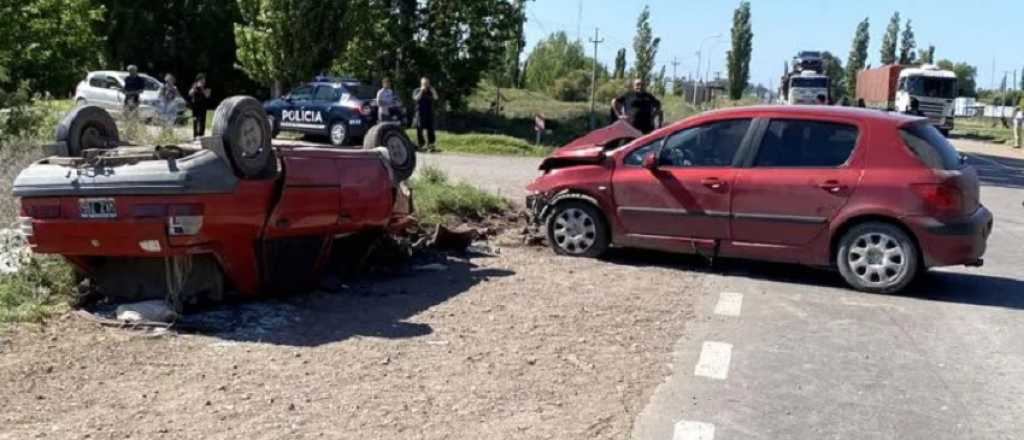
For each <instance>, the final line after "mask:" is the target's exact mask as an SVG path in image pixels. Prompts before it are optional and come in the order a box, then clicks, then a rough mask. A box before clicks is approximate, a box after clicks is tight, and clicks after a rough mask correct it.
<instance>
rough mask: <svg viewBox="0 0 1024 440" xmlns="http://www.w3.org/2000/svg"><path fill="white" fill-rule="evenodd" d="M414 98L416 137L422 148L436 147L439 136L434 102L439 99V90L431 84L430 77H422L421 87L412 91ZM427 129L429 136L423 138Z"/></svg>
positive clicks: (430, 148)
mask: <svg viewBox="0 0 1024 440" xmlns="http://www.w3.org/2000/svg"><path fill="white" fill-rule="evenodd" d="M412 99H413V101H416V139H417V140H418V141H419V146H420V148H421V149H425V150H427V151H429V150H432V149H434V148H435V145H434V143H435V142H437V138H436V136H435V133H434V103H435V102H436V101H437V100H438V97H437V90H436V89H434V88H433V87H431V86H430V79H429V78H427V77H423V78H422V79H420V88H418V89H416V91H414V92H412ZM424 130H426V132H427V137H426V139H424V138H423V131H424Z"/></svg>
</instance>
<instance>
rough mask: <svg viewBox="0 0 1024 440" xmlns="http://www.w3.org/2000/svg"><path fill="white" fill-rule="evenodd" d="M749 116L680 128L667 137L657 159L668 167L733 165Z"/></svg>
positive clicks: (745, 132) (748, 124) (744, 134)
mask: <svg viewBox="0 0 1024 440" xmlns="http://www.w3.org/2000/svg"><path fill="white" fill-rule="evenodd" d="M749 128H750V119H732V120H727V121H717V122H711V123H708V124H704V125H701V126H697V127H691V128H687V129H685V130H682V131H679V132H677V133H675V134H673V135H672V136H670V137H669V138H668V141H666V142H665V148H663V149H662V150H661V156H660V157H659V158H658V162H659V164H660V165H662V166H668V167H686V168H692V167H728V166H731V165H732V161H733V159H734V158H735V157H736V152H737V151H739V149H740V144H742V143H743V137H744V136H746V135H747V129H749Z"/></svg>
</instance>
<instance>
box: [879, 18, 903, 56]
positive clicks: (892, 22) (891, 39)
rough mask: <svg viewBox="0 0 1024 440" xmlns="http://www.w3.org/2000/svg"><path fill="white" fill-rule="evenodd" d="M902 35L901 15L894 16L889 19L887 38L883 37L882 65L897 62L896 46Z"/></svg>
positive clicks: (886, 31) (886, 30)
mask: <svg viewBox="0 0 1024 440" xmlns="http://www.w3.org/2000/svg"><path fill="white" fill-rule="evenodd" d="M899 35H900V13H899V12H896V13H894V14H892V18H891V19H889V27H887V28H886V29H885V36H884V37H882V49H881V54H880V55H881V61H882V64H883V65H885V64H893V63H895V62H896V44H897V39H898V38H899Z"/></svg>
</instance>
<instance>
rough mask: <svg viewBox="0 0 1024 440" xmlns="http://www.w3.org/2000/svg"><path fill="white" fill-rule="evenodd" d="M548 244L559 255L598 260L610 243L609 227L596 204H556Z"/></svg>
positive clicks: (548, 226) (571, 202)
mask: <svg viewBox="0 0 1024 440" xmlns="http://www.w3.org/2000/svg"><path fill="white" fill-rule="evenodd" d="M547 235H548V243H550V244H551V247H552V248H553V249H554V250H555V252H556V253H558V254H560V255H569V256H574V257H589V258H596V257H599V256H601V254H603V253H604V252H605V251H606V250H607V249H608V244H609V241H610V240H609V237H608V235H609V234H608V224H607V223H606V222H605V220H604V216H603V215H602V214H601V211H599V210H598V209H597V208H596V207H594V205H592V204H590V203H586V202H581V201H575V200H571V201H565V202H561V203H559V204H557V205H555V209H554V212H552V213H551V215H550V216H549V217H548V221H547Z"/></svg>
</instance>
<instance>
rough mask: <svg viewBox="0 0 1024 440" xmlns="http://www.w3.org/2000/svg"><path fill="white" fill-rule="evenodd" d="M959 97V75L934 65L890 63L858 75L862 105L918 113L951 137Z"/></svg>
mask: <svg viewBox="0 0 1024 440" xmlns="http://www.w3.org/2000/svg"><path fill="white" fill-rule="evenodd" d="M956 97H957V79H956V74H954V73H953V72H951V71H948V70H942V69H940V68H938V67H937V66H934V65H930V64H926V65H923V66H919V67H912V66H902V65H898V64H890V65H886V66H881V67H877V68H874V69H865V70H861V71H860V72H858V73H857V100H858V102H863V104H864V105H865V106H867V107H870V108H877V109H881V110H888V111H897V112H901V113H918V114H919V115H921V116H925V117H927V118H928V120H929V121H931V123H932V124H933V125H935V127H936V128H938V129H939V131H941V132H942V133H943V134H947V135H948V134H949V132H950V131H951V130H953V128H954V126H955V124H954V119H955V117H954V102H953V101H954V100H955V99H956Z"/></svg>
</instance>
